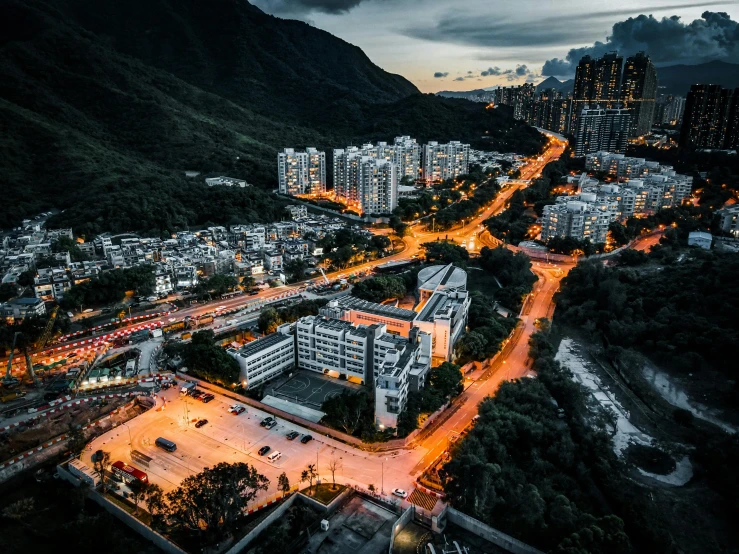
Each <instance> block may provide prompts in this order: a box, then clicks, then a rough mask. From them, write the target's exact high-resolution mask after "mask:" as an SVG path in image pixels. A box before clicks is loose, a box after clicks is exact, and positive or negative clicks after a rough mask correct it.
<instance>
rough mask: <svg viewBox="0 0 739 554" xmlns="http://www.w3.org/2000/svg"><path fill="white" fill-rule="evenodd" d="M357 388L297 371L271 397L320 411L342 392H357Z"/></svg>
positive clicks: (273, 390)
mask: <svg viewBox="0 0 739 554" xmlns="http://www.w3.org/2000/svg"><path fill="white" fill-rule="evenodd" d="M358 389H359V386H358V385H357V386H353V385H349V384H345V383H343V382H340V381H338V380H337V379H333V378H331V377H324V376H323V375H319V374H317V373H312V372H310V371H298V372H297V373H296V374H295V375H293V376H292V377H291V378H290V379H288V380H287V381H285V382H284V383H283V384H282V385H280V386H279V387H277V388H275V389H272V393H271V394H272V395H273V396H275V397H277V398H283V399H285V400H287V401H289V402H294V403H296V404H300V405H303V406H309V407H311V408H317V409H320V408H321V405H322V404H323V403H324V402H325V401H326V400H328V399H329V398H333V397H335V396H340V395H341V393H343V392H349V393H354V392H357V391H358Z"/></svg>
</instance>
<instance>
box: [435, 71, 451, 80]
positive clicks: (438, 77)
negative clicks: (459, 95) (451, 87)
mask: <svg viewBox="0 0 739 554" xmlns="http://www.w3.org/2000/svg"><path fill="white" fill-rule="evenodd" d="M448 75H449V73H445V72H441V71H437V72H436V73H434V79H443V78H444V77H447V76H448Z"/></svg>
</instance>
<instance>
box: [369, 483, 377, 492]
mask: <svg viewBox="0 0 739 554" xmlns="http://www.w3.org/2000/svg"><path fill="white" fill-rule="evenodd" d="M367 490H368V491H370V492H371V493H372V494H375V493H376V492H377V489H376V488H375V485H373V484H372V483H370V484H369V485H367Z"/></svg>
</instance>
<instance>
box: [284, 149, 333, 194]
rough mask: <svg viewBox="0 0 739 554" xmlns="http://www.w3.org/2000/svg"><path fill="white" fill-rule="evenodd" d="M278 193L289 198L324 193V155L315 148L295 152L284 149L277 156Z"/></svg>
mask: <svg viewBox="0 0 739 554" xmlns="http://www.w3.org/2000/svg"><path fill="white" fill-rule="evenodd" d="M277 179H278V182H279V191H280V192H281V193H282V194H289V195H291V196H295V195H299V194H324V193H325V192H326V153H325V152H321V151H319V150H316V149H315V148H306V149H305V152H296V151H295V149H293V148H285V149H284V150H283V151H282V152H280V153H279V154H277Z"/></svg>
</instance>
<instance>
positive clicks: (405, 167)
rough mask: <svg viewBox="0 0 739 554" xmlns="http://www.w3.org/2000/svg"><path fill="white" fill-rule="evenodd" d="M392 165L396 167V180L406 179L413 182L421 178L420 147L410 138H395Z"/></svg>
mask: <svg viewBox="0 0 739 554" xmlns="http://www.w3.org/2000/svg"><path fill="white" fill-rule="evenodd" d="M392 161H393V163H395V165H397V166H398V179H399V180H401V179H403V177H408V178H409V179H413V181H415V180H416V179H418V178H419V177H420V176H421V173H420V171H421V147H420V146H419V144H418V143H417V142H416V139H412V138H411V137H407V136H403V137H395V142H394V143H393V159H392Z"/></svg>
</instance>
